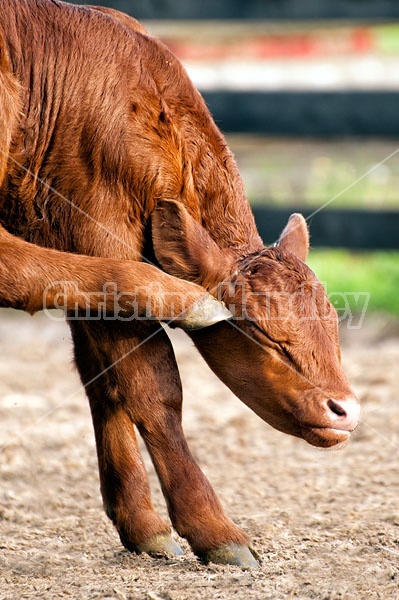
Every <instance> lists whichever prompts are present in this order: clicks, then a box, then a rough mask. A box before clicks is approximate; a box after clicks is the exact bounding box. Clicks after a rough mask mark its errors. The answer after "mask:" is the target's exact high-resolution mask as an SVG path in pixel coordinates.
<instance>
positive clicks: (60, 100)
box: [0, 0, 359, 566]
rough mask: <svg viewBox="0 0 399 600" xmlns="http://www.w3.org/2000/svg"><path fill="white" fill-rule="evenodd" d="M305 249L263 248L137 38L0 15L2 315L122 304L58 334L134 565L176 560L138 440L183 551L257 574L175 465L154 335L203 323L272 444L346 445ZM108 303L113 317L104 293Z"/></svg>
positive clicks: (170, 369)
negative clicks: (270, 429) (81, 387)
mask: <svg viewBox="0 0 399 600" xmlns="http://www.w3.org/2000/svg"><path fill="white" fill-rule="evenodd" d="M308 244H309V242H308V232H307V228H306V224H305V222H304V220H303V218H302V217H301V216H300V215H293V216H292V217H291V219H290V221H289V222H288V224H287V227H286V228H285V230H284V232H283V233H282V236H281V238H280V242H279V244H278V245H277V246H276V247H274V248H265V247H264V246H263V244H262V241H261V239H260V238H259V235H258V233H257V230H256V227H255V224H254V219H253V216H252V213H251V210H250V208H249V205H248V203H247V200H246V198H245V195H244V191H243V186H242V182H241V179H240V176H239V174H238V171H237V167H236V164H235V162H234V159H233V157H232V155H231V153H230V152H229V150H228V148H227V146H226V142H225V140H224V138H223V136H222V135H221V133H220V132H219V131H218V129H217V128H216V126H215V124H214V123H213V121H212V119H211V117H210V115H209V113H208V111H207V109H206V106H205V104H204V102H203V100H202V98H201V96H200V95H199V93H198V92H197V91H196V90H195V89H194V87H193V86H192V84H191V83H190V81H189V79H188V77H187V75H186V73H185V72H184V69H183V68H182V66H181V65H180V64H179V62H178V61H177V59H176V57H175V56H174V55H173V54H171V53H170V52H169V51H168V50H167V48H165V47H164V46H163V45H162V44H161V43H160V42H159V41H158V40H156V39H154V38H152V37H150V36H149V35H148V34H147V33H146V32H145V30H144V29H143V27H142V26H141V25H139V24H138V23H137V21H135V20H134V19H131V18H130V17H127V16H125V15H122V14H120V13H118V12H115V11H112V10H110V9H102V8H90V7H77V6H72V5H68V4H64V3H62V2H58V1H57V0H53V1H50V0H18V1H17V0H0V283H1V285H0V305H2V306H13V307H16V308H21V309H23V310H27V311H29V312H34V311H36V310H39V309H40V308H42V307H43V302H44V303H45V304H46V306H50V307H51V306H56V305H57V304H58V298H59V294H60V293H63V294H64V296H65V298H66V301H65V303H64V305H65V308H66V309H67V310H68V311H74V310H75V309H76V310H78V311H85V310H86V309H87V307H88V308H89V309H96V310H97V309H98V303H99V302H100V300H99V298H100V297H101V294H100V295H95V294H94V292H101V290H103V286H104V284H106V283H107V282H113V284H114V285H115V287H116V288H117V289H118V290H119V291H121V292H123V295H122V300H121V303H120V306H119V308H118V313H117V314H116V315H115V317H118V318H115V320H104V319H103V320H100V321H98V320H96V321H91V320H90V319H87V320H83V321H82V320H71V321H70V325H71V330H72V336H73V341H74V346H75V358H76V363H77V366H78V369H79V372H80V376H81V379H82V382H83V383H84V384H85V385H86V392H87V395H88V397H89V401H90V406H91V411H92V415H93V423H94V429H95V436H96V442H97V451H98V460H99V470H100V479H101V490H102V495H103V500H104V506H105V509H106V511H107V514H108V515H109V516H110V518H111V519H112V520H113V522H114V524H115V526H116V528H117V530H118V532H119V535H120V537H121V540H122V543H123V544H124V545H125V546H126V547H127V548H128V549H130V550H132V551H136V552H142V551H146V552H149V553H150V554H156V553H159V552H176V553H178V552H179V547H178V546H177V544H176V543H175V542H173V540H172V538H171V536H170V527H169V525H168V524H167V523H165V522H164V521H163V520H162V519H161V518H160V517H159V516H158V515H157V514H156V512H155V511H154V508H153V506H152V503H151V498H150V490H149V485H148V481H147V476H146V473H145V471H144V467H143V463H142V460H141V457H140V454H139V451H138V449H137V444H136V438H135V432H134V426H136V427H137V429H138V430H139V432H140V434H141V435H142V437H143V438H144V440H145V443H146V445H147V447H148V449H149V452H150V454H151V457H152V459H153V462H154V464H155V467H156V470H157V473H158V476H159V479H160V482H161V485H162V489H163V492H164V495H165V498H166V501H167V505H168V509H169V513H170V517H171V520H172V524H173V526H174V528H175V529H176V531H177V532H178V533H179V534H180V535H181V536H184V537H186V538H187V539H188V541H189V542H190V544H191V547H192V548H193V550H194V552H195V553H196V554H197V555H198V556H200V557H202V558H204V559H205V560H213V561H216V562H228V563H232V564H241V565H252V566H253V565H255V564H256V561H255V560H254V558H253V557H252V555H251V553H250V552H249V550H248V548H247V543H248V539H247V536H246V535H245V534H244V533H243V532H242V531H241V530H240V529H239V528H238V527H237V526H236V525H235V524H234V523H233V522H232V521H231V520H230V519H229V518H228V517H227V515H226V514H225V513H224V511H223V509H222V507H221V505H220V503H219V501H218V499H217V497H216V495H215V493H214V492H213V490H212V488H211V486H210V484H209V483H208V481H207V480H206V478H205V477H204V475H203V474H202V472H201V471H200V469H199V468H198V466H197V465H196V463H195V462H194V460H193V457H192V455H191V453H190V451H189V449H188V447H187V443H186V441H185V438H184V434H183V431H182V428H181V404H182V391H181V384H180V379H179V374H178V370H177V366H176V363H175V358H174V355H173V350H172V347H171V345H170V342H169V339H168V337H167V335H166V333H165V331H164V330H163V329H161V328H160V326H159V323H157V319H158V320H169V319H171V318H172V317H177V320H180V325H181V326H183V327H186V328H187V329H190V328H192V327H195V326H199V325H209V324H212V323H213V326H211V327H207V328H204V329H198V330H194V331H191V332H190V335H191V337H192V339H193V341H194V343H195V345H196V346H197V348H198V350H199V351H200V353H201V354H202V355H203V356H204V358H205V360H206V361H207V362H208V364H209V366H210V367H211V369H213V371H214V372H215V373H216V374H217V375H218V376H219V377H220V379H222V381H224V382H225V383H226V385H227V386H228V387H230V388H231V389H232V390H233V392H235V393H236V394H237V395H238V396H239V397H240V398H241V399H242V400H243V401H244V402H245V403H246V404H247V405H248V406H250V407H251V408H252V409H253V410H254V411H255V412H256V413H257V414H259V416H260V417H261V418H262V419H264V420H266V421H267V422H268V423H271V424H272V425H273V426H274V427H276V428H277V429H280V430H281V431H284V432H286V433H290V434H292V435H295V436H298V437H301V438H304V439H305V440H307V441H308V442H310V443H311V444H314V445H316V446H326V447H328V446H334V445H336V444H338V443H339V442H342V441H344V440H346V439H348V438H349V436H350V433H351V431H352V430H353V429H354V428H355V426H356V424H357V420H358V416H359V409H358V404H357V400H356V398H355V397H354V395H353V392H352V390H351V388H350V386H349V384H348V382H347V380H346V378H345V376H344V374H343V372H342V369H341V366H340V354H339V345H338V334H337V317H336V314H335V312H334V310H333V308H332V307H331V305H330V303H329V301H328V299H327V298H326V296H325V293H324V290H323V288H322V286H321V284H320V283H319V282H318V280H317V279H316V277H315V275H314V274H313V273H312V271H311V270H310V269H309V268H308V267H306V265H305V264H304V262H303V261H304V260H305V259H306V255H307V252H308ZM144 256H145V257H146V258H145V259H144V261H143V257H144ZM148 262H152V263H154V264H156V265H157V266H158V267H161V269H163V270H160V269H159V268H156V267H154V266H152V265H151V264H148ZM63 282H64V283H63ZM65 282H69V283H65ZM70 282H74V283H70ZM153 283H156V284H157V286H158V287H157V294H155V295H154V294H152V293H151V291H152V285H151V284H153ZM213 298H218V299H220V300H223V301H224V303H225V304H226V305H227V306H228V307H229V308H230V310H231V312H232V313H233V315H234V319H233V320H232V321H225V320H223V319H225V318H226V314H227V311H226V310H225V309H224V311H223V309H222V308H221V307H222V305H221V304H219V303H218V302H216V300H214V299H213ZM101 302H103V303H104V306H105V308H104V310H105V312H111V313H112V310H113V306H114V305H113V296H112V294H111V295H107V294H105V297H103V298H102V300H101ZM133 305H134V307H135V309H134V310H133V309H132V306H133ZM149 307H150V308H149ZM135 311H136V312H135ZM69 314H71V312H70V313H69ZM132 314H133V315H134V316H135V317H136V318H135V319H133V320H131V319H130V320H129V319H128V320H126V319H125V320H123V319H122V317H127V316H129V315H130V316H131V315H132ZM143 316H147V317H152V318H146V319H142V318H141V317H143ZM133 347H135V348H136V350H135V351H134V352H132V351H131V350H132V348H133ZM122 357H124V358H123V360H121V358H122ZM100 373H103V375H102V376H101V377H97V378H96V379H95V381H92V380H93V379H94V378H95V377H96V376H97V375H98V374H100Z"/></svg>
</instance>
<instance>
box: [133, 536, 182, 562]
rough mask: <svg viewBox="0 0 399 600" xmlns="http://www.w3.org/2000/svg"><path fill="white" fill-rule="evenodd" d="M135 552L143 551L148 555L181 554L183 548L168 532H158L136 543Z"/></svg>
mask: <svg viewBox="0 0 399 600" xmlns="http://www.w3.org/2000/svg"><path fill="white" fill-rule="evenodd" d="M134 550H135V552H138V553H142V552H145V553H146V554H149V555H150V556H155V557H157V556H181V555H182V554H183V550H182V549H181V548H180V546H179V544H178V543H177V542H175V540H174V539H173V538H172V536H171V535H170V534H169V533H160V534H158V535H154V536H153V537H151V538H149V539H148V540H145V541H144V542H141V544H137V546H136V547H135V549H134Z"/></svg>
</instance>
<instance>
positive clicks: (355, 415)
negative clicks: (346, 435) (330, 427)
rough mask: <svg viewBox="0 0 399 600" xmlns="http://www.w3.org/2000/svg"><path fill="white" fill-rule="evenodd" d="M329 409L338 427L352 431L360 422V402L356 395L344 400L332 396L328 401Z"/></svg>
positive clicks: (330, 416) (335, 425) (332, 419)
mask: <svg viewBox="0 0 399 600" xmlns="http://www.w3.org/2000/svg"><path fill="white" fill-rule="evenodd" d="M327 410H328V413H329V418H330V419H331V421H332V422H333V424H334V427H335V428H336V429H343V430H345V431H352V430H353V429H355V427H356V425H357V424H358V422H359V417H360V404H359V402H358V400H357V399H356V398H354V397H349V398H345V399H344V400H335V399H334V398H330V399H329V400H328V401H327Z"/></svg>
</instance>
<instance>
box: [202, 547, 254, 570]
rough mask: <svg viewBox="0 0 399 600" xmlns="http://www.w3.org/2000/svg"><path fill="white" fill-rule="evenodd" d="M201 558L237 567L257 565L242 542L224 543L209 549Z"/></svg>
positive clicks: (205, 560)
mask: <svg viewBox="0 0 399 600" xmlns="http://www.w3.org/2000/svg"><path fill="white" fill-rule="evenodd" d="M201 559H202V560H203V561H204V562H206V563H208V562H213V563H217V564H219V565H236V566H238V567H259V563H258V561H257V560H256V559H255V557H254V555H253V554H252V552H251V550H250V549H249V548H248V546H244V545H242V544H226V545H225V546H221V547H220V548H216V549H214V550H210V551H209V552H206V553H205V554H204V555H202V556H201Z"/></svg>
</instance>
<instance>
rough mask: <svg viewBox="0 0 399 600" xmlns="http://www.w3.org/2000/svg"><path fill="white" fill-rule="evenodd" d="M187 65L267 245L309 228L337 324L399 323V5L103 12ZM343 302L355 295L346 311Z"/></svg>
mask: <svg viewBox="0 0 399 600" xmlns="http://www.w3.org/2000/svg"><path fill="white" fill-rule="evenodd" d="M100 4H104V5H107V6H111V7H113V8H117V9H119V10H122V11H124V12H127V13H129V14H131V15H132V16H134V17H136V18H138V19H139V20H142V21H144V23H145V25H146V26H147V28H148V30H149V31H150V32H151V33H152V34H154V35H157V36H159V37H160V38H161V39H162V40H163V41H164V42H165V43H166V44H167V45H168V46H169V47H170V48H171V49H172V50H173V52H174V53H175V54H176V55H177V56H178V57H179V58H180V59H181V61H182V62H183V64H184V65H185V66H186V68H187V70H188V73H189V75H190V77H191V78H192V80H193V82H194V83H195V85H196V86H197V87H198V88H199V89H200V91H201V92H202V93H203V95H204V97H205V99H206V101H207V103H208V106H209V107H210V110H211V112H212V114H213V116H214V118H215V120H216V122H217V124H218V125H219V127H220V128H221V129H222V131H223V132H224V133H225V134H226V137H227V141H228V143H229V145H230V147H231V149H232V150H233V152H234V154H235V156H236V159H237V162H238V165H239V168H240V171H241V174H242V176H243V179H244V183H245V186H246V191H247V195H248V197H249V200H250V202H251V204H252V206H253V209H254V212H255V217H256V220H257V223H258V227H259V230H260V233H261V235H262V237H263V239H264V241H265V243H272V242H273V241H274V240H275V239H276V238H277V237H278V234H279V231H280V230H281V229H282V227H283V226H284V224H285V222H286V220H287V218H288V215H289V214H290V213H291V212H293V211H300V212H302V213H303V214H304V215H305V216H306V217H308V218H309V224H310V228H311V241H312V252H311V256H310V260H309V263H310V266H311V267H312V268H313V269H314V270H315V271H316V272H317V274H318V276H319V277H320V279H321V280H322V281H324V282H325V283H326V285H327V291H328V292H331V293H333V292H334V293H335V296H334V303H335V304H336V307H337V309H338V310H341V311H342V310H343V308H344V305H345V306H346V307H347V306H348V304H347V303H348V302H349V304H350V305H351V307H352V309H353V310H355V311H356V310H357V311H358V310H359V303H358V299H356V296H355V295H354V294H353V293H356V292H369V293H370V301H369V305H368V311H369V312H370V311H371V312H380V313H384V314H387V315H391V316H394V317H398V315H399V293H398V291H399V290H398V288H399V112H398V108H399V106H398V99H399V96H398V91H399V3H398V2H397V1H395V0H301V2H299V1H298V0H268V1H265V0H245V1H243V0H218V2H215V1H214V0H201V2H187V0H146V1H144V0H129V1H127V0H126V1H124V0H105V1H104V0H103V1H100ZM336 292H347V293H349V295H348V296H347V297H346V299H345V300H343V299H342V297H340V295H339V294H336Z"/></svg>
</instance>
